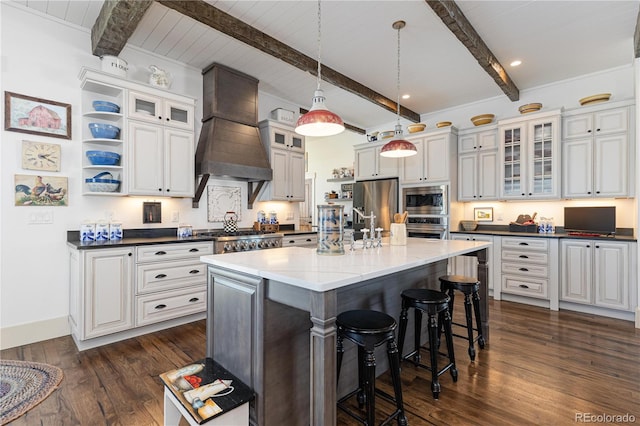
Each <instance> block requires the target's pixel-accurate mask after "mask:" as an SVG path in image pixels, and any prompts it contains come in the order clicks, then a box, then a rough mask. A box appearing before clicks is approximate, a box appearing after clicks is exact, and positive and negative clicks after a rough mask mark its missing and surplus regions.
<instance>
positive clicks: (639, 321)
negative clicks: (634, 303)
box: [636, 306, 640, 328]
mask: <svg viewBox="0 0 640 426" xmlns="http://www.w3.org/2000/svg"><path fill="white" fill-rule="evenodd" d="M636 328H640V306H638V307H637V308H636Z"/></svg>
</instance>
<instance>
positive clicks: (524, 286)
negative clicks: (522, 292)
mask: <svg viewBox="0 0 640 426" xmlns="http://www.w3.org/2000/svg"><path fill="white" fill-rule="evenodd" d="M518 287H520V288H529V286H528V285H526V284H520V285H519V286H518Z"/></svg>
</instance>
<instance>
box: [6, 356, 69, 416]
mask: <svg viewBox="0 0 640 426" xmlns="http://www.w3.org/2000/svg"><path fill="white" fill-rule="evenodd" d="M62 376H63V375H62V370H61V369H59V368H58V367H55V366H53V365H49V364H42V363H38V362H28V361H8V360H0V424H3V425H4V424H7V423H9V422H10V421H11V420H14V419H15V418H17V417H20V416H21V415H23V414H24V413H26V412H27V411H29V410H30V409H31V408H33V407H35V406H36V405H38V404H39V403H41V402H42V401H44V399H45V398H46V397H48V396H49V395H50V394H51V392H53V391H54V390H55V389H56V388H57V387H58V384H59V383H60V381H61V380H62Z"/></svg>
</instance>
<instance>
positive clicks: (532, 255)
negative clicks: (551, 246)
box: [502, 250, 549, 265]
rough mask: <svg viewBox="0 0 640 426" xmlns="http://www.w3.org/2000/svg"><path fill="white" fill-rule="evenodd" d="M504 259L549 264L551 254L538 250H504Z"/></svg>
mask: <svg viewBox="0 0 640 426" xmlns="http://www.w3.org/2000/svg"><path fill="white" fill-rule="evenodd" d="M502 260H508V261H511V262H519V263H527V264H529V263H539V264H545V265H546V264H548V262H549V255H548V254H547V253H544V252H538V251H524V250H502Z"/></svg>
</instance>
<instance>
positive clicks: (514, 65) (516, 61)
mask: <svg viewBox="0 0 640 426" xmlns="http://www.w3.org/2000/svg"><path fill="white" fill-rule="evenodd" d="M521 63H522V61H521V60H515V61H513V62H511V63H510V64H509V65H511V66H512V67H517V66H518V65H520V64H521Z"/></svg>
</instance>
